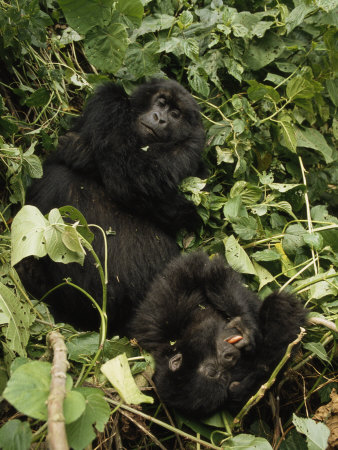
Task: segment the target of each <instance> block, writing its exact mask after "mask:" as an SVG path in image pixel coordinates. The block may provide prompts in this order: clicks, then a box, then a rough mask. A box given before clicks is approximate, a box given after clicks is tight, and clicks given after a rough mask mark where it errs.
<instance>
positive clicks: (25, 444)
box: [0, 419, 32, 450]
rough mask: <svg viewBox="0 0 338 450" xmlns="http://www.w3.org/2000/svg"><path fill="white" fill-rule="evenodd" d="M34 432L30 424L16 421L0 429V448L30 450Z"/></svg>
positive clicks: (4, 449) (11, 421)
mask: <svg viewBox="0 0 338 450" xmlns="http://www.w3.org/2000/svg"><path fill="white" fill-rule="evenodd" d="M31 442H32V432H31V429H30V426H29V423H28V422H21V421H20V420H17V419H14V420H10V421H9V422H7V423H5V425H3V426H2V427H1V428H0V448H2V449H3V450H29V449H30V446H31Z"/></svg>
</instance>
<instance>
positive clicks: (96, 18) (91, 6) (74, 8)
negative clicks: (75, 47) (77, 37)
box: [58, 0, 113, 34]
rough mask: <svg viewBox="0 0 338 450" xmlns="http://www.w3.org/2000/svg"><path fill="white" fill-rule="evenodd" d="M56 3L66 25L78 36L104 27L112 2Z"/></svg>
mask: <svg viewBox="0 0 338 450" xmlns="http://www.w3.org/2000/svg"><path fill="white" fill-rule="evenodd" d="M58 3H59V5H60V6H61V8H62V11H63V13H64V15H65V17H66V19H67V23H68V25H70V26H71V27H72V28H73V29H74V30H75V31H77V32H78V33H80V34H86V33H87V32H88V31H89V30H90V29H91V28H93V27H96V26H103V25H105V23H108V22H109V20H110V18H111V8H112V3H113V2H112V0H91V1H85V2H83V1H82V0H58Z"/></svg>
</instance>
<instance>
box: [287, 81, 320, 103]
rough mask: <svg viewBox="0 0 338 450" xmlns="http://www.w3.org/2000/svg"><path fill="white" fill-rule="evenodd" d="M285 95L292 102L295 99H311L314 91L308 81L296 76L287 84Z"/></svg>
mask: <svg viewBox="0 0 338 450" xmlns="http://www.w3.org/2000/svg"><path fill="white" fill-rule="evenodd" d="M286 95H287V97H288V98H292V99H293V100H294V99H296V98H312V97H313V96H314V95H315V90H314V88H313V86H312V85H311V83H310V81H308V80H306V79H305V78H304V77H302V76H300V75H297V76H295V77H294V78H291V80H290V81H289V82H288V84H287V86H286Z"/></svg>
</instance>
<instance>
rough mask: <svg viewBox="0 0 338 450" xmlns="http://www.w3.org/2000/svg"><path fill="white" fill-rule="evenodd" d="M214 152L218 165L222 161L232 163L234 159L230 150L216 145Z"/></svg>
mask: <svg viewBox="0 0 338 450" xmlns="http://www.w3.org/2000/svg"><path fill="white" fill-rule="evenodd" d="M216 154H217V165H218V166H219V165H220V164H221V163H222V162H224V163H229V164H232V163H233V162H234V161H235V159H234V156H233V154H232V151H231V150H223V149H221V148H220V147H219V146H218V145H217V146H216Z"/></svg>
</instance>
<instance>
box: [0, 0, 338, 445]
mask: <svg viewBox="0 0 338 450" xmlns="http://www.w3.org/2000/svg"><path fill="white" fill-rule="evenodd" d="M337 13H338V5H337V1H335V0H307V1H306V0H293V1H291V0H284V1H283V2H281V1H278V0H269V1H262V0H259V1H252V0H240V1H238V2H235V1H233V0H229V1H222V0H212V1H211V0H204V1H203V0H117V1H113V0H102V1H99V0H93V1H84V0H67V1H66V0H59V1H58V2H56V1H54V0H43V1H40V2H39V1H38V0H0V60H1V69H0V158H1V166H0V170H1V181H0V227H1V233H2V234H1V241H0V248H1V252H0V258H1V263H2V266H1V269H0V335H1V343H2V356H1V365H0V392H2V393H3V394H2V395H3V398H4V399H6V400H7V402H8V403H5V402H4V401H3V404H4V407H3V409H2V412H1V420H2V423H3V426H2V428H1V429H0V447H2V448H4V449H12V448H15V449H28V448H29V447H30V445H31V443H37V444H40V443H41V442H43V441H44V440H45V439H46V434H47V425H46V418H47V416H46V404H45V402H46V399H47V397H48V386H49V382H50V367H51V365H50V362H47V361H43V359H46V358H47V359H49V350H48V348H47V345H46V344H45V337H46V335H47V333H48V332H49V331H50V330H51V329H52V328H53V327H57V328H58V329H59V330H60V331H61V332H62V334H63V336H64V337H65V340H66V344H67V348H68V352H69V355H68V358H69V361H70V368H69V374H70V375H69V376H67V397H66V402H65V409H64V414H65V418H66V424H67V437H68V442H69V444H70V445H71V446H72V448H74V449H81V448H84V447H86V446H87V445H89V444H90V443H91V442H92V441H93V439H96V444H95V445H96V446H97V448H111V445H112V442H113V441H114V442H115V443H116V445H117V446H118V445H123V446H125V447H127V448H143V447H147V446H148V445H150V444H151V443H154V444H155V445H156V446H158V447H159V448H172V447H174V445H175V444H174V442H176V445H178V446H179V447H180V448H192V446H193V445H197V446H198V445H205V446H209V447H210V448H215V447H217V446H222V447H223V448H235V447H238V446H241V448H259V449H265V448H266V449H268V448H271V446H273V447H274V448H281V449H288V448H298V449H303V448H304V449H306V448H309V449H314V448H315V449H324V448H326V446H327V439H328V436H329V429H328V428H327V426H326V425H324V424H321V423H318V424H316V423H315V422H314V420H312V419H311V417H312V416H313V414H314V413H315V411H316V409H317V408H318V407H319V406H320V405H321V404H325V403H328V402H329V401H330V397H329V395H330V393H331V391H332V389H333V388H334V387H337V382H338V380H337V359H336V356H337V350H336V340H337V333H336V332H334V331H333V330H332V329H329V328H326V327H323V326H319V325H316V326H309V327H308V329H307V334H306V336H305V338H304V339H303V345H302V351H301V355H300V356H299V358H298V360H296V361H295V362H294V363H293V364H292V366H291V369H289V371H288V376H287V377H284V378H283V380H282V381H281V382H280V383H279V385H278V386H275V387H274V388H273V389H272V391H271V392H272V394H270V397H269V401H267V400H265V399H263V400H261V401H260V403H259V404H258V405H257V406H255V407H254V409H251V411H250V412H248V413H246V415H245V417H244V421H243V420H241V421H240V423H238V421H236V420H235V421H233V420H232V418H231V417H230V416H229V414H228V413H227V412H222V413H220V414H218V415H217V416H215V417H213V418H210V419H209V420H208V421H206V422H205V423H201V422H196V421H194V420H192V419H191V418H187V417H182V416H180V415H178V414H175V416H174V417H173V418H172V419H171V420H169V419H168V417H167V414H166V411H165V410H164V408H163V406H159V403H158V402H155V403H154V405H150V404H145V403H142V410H140V407H130V406H128V405H125V404H121V401H120V400H119V399H118V398H117V397H116V391H117V392H119V394H120V396H121V398H122V399H124V400H125V401H126V402H127V403H131V404H134V405H135V404H138V403H140V402H144V401H149V395H147V396H145V395H144V394H141V393H140V392H139V391H138V389H137V388H136V386H135V385H134V384H133V383H134V382H133V380H132V379H131V378H130V370H129V367H130V369H131V373H132V374H133V375H134V376H135V380H136V381H137V384H138V386H139V387H140V386H143V387H142V389H145V390H147V387H144V386H146V385H147V383H145V379H144V376H142V375H141V373H143V372H144V370H145V369H146V368H147V369H146V370H149V357H148V356H147V355H140V353H139V350H138V348H137V347H136V346H135V345H132V344H131V343H129V342H128V340H127V339H126V338H123V337H120V338H118V337H115V338H113V339H111V340H106V339H105V314H104V298H105V297H104V289H103V306H102V309H101V310H100V311H101V312H100V314H101V331H100V334H98V333H78V332H77V331H75V330H73V329H72V328H71V327H70V326H68V325H57V326H56V325H54V324H53V319H52V317H51V316H50V314H49V312H48V309H47V308H46V306H44V304H43V303H38V302H37V301H36V300H35V299H30V298H29V296H28V294H27V293H26V292H25V290H24V288H23V286H22V285H21V283H20V280H19V277H18V275H17V274H16V272H15V270H14V268H13V267H12V265H11V263H15V262H16V261H19V260H20V259H21V258H23V257H24V256H27V255H29V254H35V255H40V256H41V255H42V254H45V253H43V252H44V251H45V250H46V248H44V249H41V239H42V236H43V237H44V239H46V240H48V242H49V246H48V248H47V253H48V254H49V256H50V257H51V258H53V259H54V260H58V259H60V258H61V256H60V255H63V257H65V255H66V258H67V259H68V261H81V260H82V259H83V257H84V254H85V252H84V248H86V249H87V250H89V251H92V247H91V245H90V242H91V239H92V235H91V232H90V230H89V229H88V226H87V224H86V222H85V219H84V218H83V217H82V215H81V214H79V213H78V212H76V211H74V210H71V209H69V208H68V209H67V208H66V209H63V210H61V211H60V212H59V211H58V210H53V211H52V212H51V213H50V214H49V216H48V218H44V217H43V216H42V215H41V214H40V213H39V211H35V212H33V213H32V211H29V214H28V216H27V209H26V210H25V209H23V210H22V211H21V212H20V213H19V214H21V220H20V216H17V217H16V219H15V220H14V223H13V230H12V233H13V236H12V240H13V248H12V249H11V230H10V228H11V223H12V220H13V217H14V216H15V214H16V212H17V211H18V210H19V209H20V207H21V206H23V205H24V203H25V190H26V188H27V186H28V185H29V183H30V182H31V180H32V178H39V177H41V176H42V165H41V161H42V160H43V159H44V157H45V156H46V155H47V154H48V153H50V152H52V151H53V150H54V149H55V146H56V143H57V139H58V136H60V135H61V134H62V133H63V132H64V131H65V130H66V129H67V127H68V126H69V123H70V120H71V119H72V117H73V116H76V115H77V114H78V113H79V111H80V110H81V108H82V105H83V102H84V100H85V98H86V96H87V95H88V94H89V93H90V92H91V91H92V89H93V88H94V87H95V85H96V84H98V83H100V82H101V81H102V80H104V79H107V78H110V79H113V80H115V81H116V82H117V83H119V84H122V85H123V86H124V88H125V89H126V91H127V92H130V91H131V90H132V89H133V87H134V86H135V85H137V84H138V83H139V82H141V81H143V80H144V79H146V78H149V77H152V76H163V75H166V76H169V77H172V78H175V79H176V80H178V81H179V82H181V83H182V84H183V85H185V86H186V87H187V88H188V89H189V90H190V91H191V92H192V93H193V95H194V96H195V98H196V100H197V101H198V102H199V104H200V106H201V110H202V114H203V118H204V123H205V128H206V130H207V146H206V150H205V159H206V162H207V164H208V166H209V169H210V176H209V178H208V179H206V180H200V179H196V178H192V179H187V180H185V182H184V183H183V185H182V191H183V192H184V193H185V194H186V195H187V196H188V197H190V198H191V199H192V201H193V202H194V203H195V204H196V206H197V207H198V211H199V213H200V215H201V217H202V218H203V222H204V226H203V227H202V228H201V230H200V232H199V233H196V234H187V233H186V232H184V231H182V233H181V234H180V235H179V236H178V242H179V244H180V246H181V247H182V249H183V250H184V251H194V250H195V249H197V248H203V250H204V251H206V252H208V253H210V254H213V253H216V252H219V253H221V254H224V255H225V257H226V259H227V261H228V263H229V264H230V265H231V266H232V267H233V268H235V269H236V270H238V271H239V272H241V273H243V274H244V276H245V280H246V282H247V284H248V285H249V286H250V288H251V289H253V290H255V291H258V292H259V295H260V296H261V297H262V298H264V297H265V296H266V295H268V294H269V293H270V292H271V291H272V290H276V289H282V290H283V289H290V290H292V291H293V292H295V293H297V294H298V295H299V296H300V298H301V299H302V300H303V302H304V303H305V304H306V306H307V307H308V309H309V310H310V311H311V317H313V318H316V319H318V318H319V319H326V320H330V321H331V322H335V323H336V324H337V323H338V302H337V300H336V298H337V292H338V286H337V277H338V275H337V267H338V219H337V217H336V215H335V211H337V206H338V192H337V180H338V157H337V150H336V146H335V141H336V139H337V137H338V120H337V107H338V81H337V71H338V56H337V55H338V31H337V17H338V14H337ZM25 211H26V215H25ZM60 214H62V215H63V216H67V217H68V218H69V217H70V218H71V219H73V222H74V223H76V226H72V225H69V220H67V223H65V222H64V221H63V219H62V217H61V215H60ZM27 217H28V220H27ZM34 227H37V228H34ZM34 229H38V230H39V232H38V233H37V234H38V235H39V236H38V237H36V236H35V239H28V240H27V241H26V240H25V243H24V245H16V244H18V242H20V238H22V236H26V234H27V233H31V234H32V233H33V231H32V230H34ZM33 235H34V233H33ZM35 235H36V233H35ZM21 244H23V243H22V242H21ZM99 267H100V274H101V279H102V280H103V286H104V272H105V262H104V261H101V264H100V265H99ZM100 295H101V294H99V295H98V298H97V299H88V301H94V303H97V302H98V303H102V302H101V297H100ZM314 322H315V320H314ZM317 322H318V321H317ZM100 344H101V345H100ZM122 354H125V355H126V357H127V358H128V362H127V360H126V359H125V357H124V356H122ZM115 357H118V359H117V360H115V359H113V358H115ZM121 358H122V359H121ZM38 360H40V361H38ZM111 360H112V361H111ZM98 363H99V364H98ZM101 363H105V364H104V366H103V369H102V371H103V373H104V375H105V376H106V377H107V378H108V380H110V381H111V382H112V384H113V386H114V387H115V390H113V389H111V385H110V384H109V383H108V382H107V381H106V378H105V377H104V376H103V374H102V373H101V372H100V370H99V369H100V364H101ZM126 380H128V381H126ZM84 382H85V383H86V387H83V386H82V384H83V383H84ZM73 385H74V386H73ZM89 386H90V387H89ZM99 387H100V388H102V389H103V390H101V389H99ZM103 392H104V395H103ZM279 396H280V398H281V400H280V404H279ZM332 402H333V400H332ZM108 405H109V406H110V408H109V407H108ZM14 408H15V409H14ZM15 411H17V412H15ZM292 414H293V415H292ZM333 414H334V413H333V408H332V411H331V415H333ZM302 416H303V417H304V418H302ZM305 417H306V418H305ZM332 423H333V425H332V426H331V438H332V436H334V433H336V435H335V436H337V433H338V432H337V428H334V421H332ZM304 435H305V437H304ZM182 436H183V440H182ZM331 438H329V439H331ZM336 439H337V437H336ZM329 442H331V445H332V446H333V445H334V444H333V441H329ZM194 443H195V444H194ZM197 448H198V447H197Z"/></svg>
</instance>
